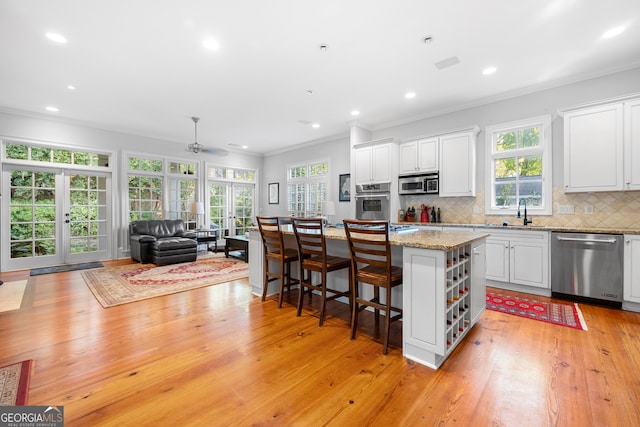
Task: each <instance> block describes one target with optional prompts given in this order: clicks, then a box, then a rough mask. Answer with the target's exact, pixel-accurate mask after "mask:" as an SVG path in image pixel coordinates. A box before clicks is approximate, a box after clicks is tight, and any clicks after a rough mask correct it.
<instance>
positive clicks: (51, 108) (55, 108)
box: [46, 105, 60, 113]
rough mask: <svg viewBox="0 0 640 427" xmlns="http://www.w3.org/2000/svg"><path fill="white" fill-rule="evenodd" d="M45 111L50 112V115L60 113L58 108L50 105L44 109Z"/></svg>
mask: <svg viewBox="0 0 640 427" xmlns="http://www.w3.org/2000/svg"><path fill="white" fill-rule="evenodd" d="M46 110H47V111H51V112H52V113H57V112H58V111H60V110H59V109H58V107H54V106H52V105H49V106H48V107H46Z"/></svg>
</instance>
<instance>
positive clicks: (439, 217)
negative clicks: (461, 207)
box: [438, 208, 442, 222]
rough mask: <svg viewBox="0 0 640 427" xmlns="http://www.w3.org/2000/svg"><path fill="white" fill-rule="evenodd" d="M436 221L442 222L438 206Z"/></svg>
mask: <svg viewBox="0 0 640 427" xmlns="http://www.w3.org/2000/svg"><path fill="white" fill-rule="evenodd" d="M438 222H442V217H441V216H440V208H438Z"/></svg>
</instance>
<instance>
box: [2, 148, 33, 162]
mask: <svg viewBox="0 0 640 427" xmlns="http://www.w3.org/2000/svg"><path fill="white" fill-rule="evenodd" d="M5 155H6V156H7V159H18V160H28V159H29V147H27V146H26V145H18V144H7V146H6V149H5Z"/></svg>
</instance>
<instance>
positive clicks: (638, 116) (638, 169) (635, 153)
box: [624, 99, 640, 190]
mask: <svg viewBox="0 0 640 427" xmlns="http://www.w3.org/2000/svg"><path fill="white" fill-rule="evenodd" d="M624 162H625V163H624V182H625V190H640V99H636V100H633V101H629V102H625V104H624Z"/></svg>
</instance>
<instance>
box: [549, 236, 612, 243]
mask: <svg viewBox="0 0 640 427" xmlns="http://www.w3.org/2000/svg"><path fill="white" fill-rule="evenodd" d="M558 240H562V241H565V242H587V243H615V242H616V241H617V240H616V239H601V240H598V239H577V238H575V237H560V236H558Z"/></svg>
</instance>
